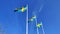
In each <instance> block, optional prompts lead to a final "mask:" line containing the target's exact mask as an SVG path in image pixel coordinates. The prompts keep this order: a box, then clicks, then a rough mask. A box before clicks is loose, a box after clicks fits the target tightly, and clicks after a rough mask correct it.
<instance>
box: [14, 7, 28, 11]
mask: <svg viewBox="0 0 60 34" xmlns="http://www.w3.org/2000/svg"><path fill="white" fill-rule="evenodd" d="M25 10H27V7H22V8H16V9H15V10H14V12H25Z"/></svg>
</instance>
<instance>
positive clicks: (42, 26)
mask: <svg viewBox="0 0 60 34" xmlns="http://www.w3.org/2000/svg"><path fill="white" fill-rule="evenodd" d="M42 31H43V34H45V31H44V28H43V24H42Z"/></svg>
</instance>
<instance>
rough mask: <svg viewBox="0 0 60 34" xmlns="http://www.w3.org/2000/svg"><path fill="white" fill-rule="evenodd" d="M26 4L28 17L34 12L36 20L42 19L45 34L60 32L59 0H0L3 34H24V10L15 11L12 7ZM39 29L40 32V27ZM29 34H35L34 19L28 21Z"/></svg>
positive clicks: (0, 19) (0, 18) (57, 33)
mask: <svg viewBox="0 0 60 34" xmlns="http://www.w3.org/2000/svg"><path fill="white" fill-rule="evenodd" d="M26 4H28V5H29V8H28V9H29V18H30V17H32V15H33V12H36V15H37V19H38V20H37V21H38V22H40V20H42V22H43V26H44V30H45V33H46V34H60V0H0V24H1V28H2V30H4V33H5V34H25V27H26V26H25V25H26V12H24V13H15V12H14V9H15V8H21V7H22V6H25V5H26ZM41 7H42V9H41V11H40V12H39V9H40V8H41ZM39 31H40V32H39V33H40V34H42V31H41V28H39ZM0 34H1V32H0ZM29 34H36V26H35V21H34V22H32V23H31V22H29Z"/></svg>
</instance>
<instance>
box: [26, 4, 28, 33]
mask: <svg viewBox="0 0 60 34" xmlns="http://www.w3.org/2000/svg"><path fill="white" fill-rule="evenodd" d="M26 34H28V4H27V15H26Z"/></svg>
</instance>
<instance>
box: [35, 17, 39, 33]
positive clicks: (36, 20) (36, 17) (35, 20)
mask: <svg viewBox="0 0 60 34" xmlns="http://www.w3.org/2000/svg"><path fill="white" fill-rule="evenodd" d="M35 21H36V26H37V17H36V19H35ZM37 34H39V31H38V27H37Z"/></svg>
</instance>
